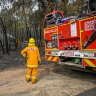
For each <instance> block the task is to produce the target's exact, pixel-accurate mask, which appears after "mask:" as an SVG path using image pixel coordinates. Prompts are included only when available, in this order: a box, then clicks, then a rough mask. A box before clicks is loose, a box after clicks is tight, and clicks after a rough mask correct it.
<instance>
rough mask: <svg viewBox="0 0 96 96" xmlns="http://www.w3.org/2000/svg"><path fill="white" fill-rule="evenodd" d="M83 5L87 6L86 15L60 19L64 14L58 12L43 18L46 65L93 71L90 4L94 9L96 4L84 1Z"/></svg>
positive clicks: (95, 29)
mask: <svg viewBox="0 0 96 96" xmlns="http://www.w3.org/2000/svg"><path fill="white" fill-rule="evenodd" d="M85 3H86V2H85ZM87 4H90V12H88V10H87V11H86V12H85V10H83V12H82V15H81V14H80V16H78V17H77V16H70V17H64V13H63V12H61V11H58V10H55V11H53V12H51V13H49V14H47V15H46V16H45V19H44V40H45V59H46V60H47V61H51V62H57V63H59V64H62V63H63V64H67V65H73V66H74V65H76V66H78V67H82V68H91V69H94V70H95V68H96V6H95V7H94V6H92V4H93V5H94V4H95V5H96V0H87ZM85 5H86V4H85ZM85 7H86V6H85ZM88 7H89V5H88ZM85 9H86V8H85Z"/></svg>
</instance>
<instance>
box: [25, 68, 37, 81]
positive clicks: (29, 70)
mask: <svg viewBox="0 0 96 96" xmlns="http://www.w3.org/2000/svg"><path fill="white" fill-rule="evenodd" d="M37 74H38V67H36V68H27V74H26V80H27V81H29V80H30V79H31V77H32V81H34V80H37Z"/></svg>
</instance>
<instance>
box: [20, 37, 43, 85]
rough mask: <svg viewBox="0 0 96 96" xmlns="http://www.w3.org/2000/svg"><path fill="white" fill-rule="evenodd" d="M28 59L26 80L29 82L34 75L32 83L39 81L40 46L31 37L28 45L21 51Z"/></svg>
mask: <svg viewBox="0 0 96 96" xmlns="http://www.w3.org/2000/svg"><path fill="white" fill-rule="evenodd" d="M21 54H22V56H23V57H25V58H28V59H27V74H26V81H27V82H29V81H30V79H31V76H32V84H34V83H36V82H37V73H38V63H39V62H41V59H40V54H39V50H38V48H37V47H36V46H35V40H34V38H30V39H29V43H28V46H27V47H26V48H24V49H23V50H22V51H21Z"/></svg>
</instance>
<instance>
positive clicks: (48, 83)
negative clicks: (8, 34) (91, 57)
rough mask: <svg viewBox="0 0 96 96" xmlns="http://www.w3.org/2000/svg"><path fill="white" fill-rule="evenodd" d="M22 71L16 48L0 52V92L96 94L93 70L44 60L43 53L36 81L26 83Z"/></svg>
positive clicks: (19, 95)
mask: <svg viewBox="0 0 96 96" xmlns="http://www.w3.org/2000/svg"><path fill="white" fill-rule="evenodd" d="M25 74H26V60H25V59H24V58H22V56H21V55H20V51H17V52H15V51H12V52H10V55H0V96H96V74H92V73H87V72H81V71H77V70H71V69H70V67H68V66H64V65H57V64H54V63H50V62H47V61H45V60H44V57H43V56H42V63H41V64H40V66H39V74H38V82H37V83H36V84H32V83H31V82H29V83H27V82H26V81H25Z"/></svg>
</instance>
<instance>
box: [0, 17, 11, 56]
mask: <svg viewBox="0 0 96 96" xmlns="http://www.w3.org/2000/svg"><path fill="white" fill-rule="evenodd" d="M0 25H1V27H2V30H3V34H4V38H5V53H7V54H9V48H8V39H7V33H6V26H5V25H4V23H3V20H2V18H1V17H0Z"/></svg>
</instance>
